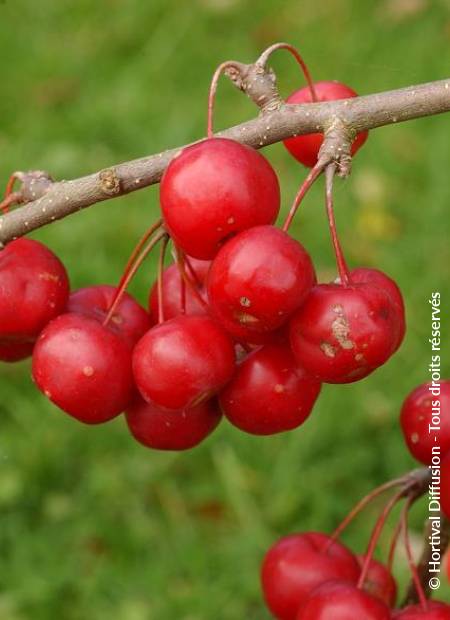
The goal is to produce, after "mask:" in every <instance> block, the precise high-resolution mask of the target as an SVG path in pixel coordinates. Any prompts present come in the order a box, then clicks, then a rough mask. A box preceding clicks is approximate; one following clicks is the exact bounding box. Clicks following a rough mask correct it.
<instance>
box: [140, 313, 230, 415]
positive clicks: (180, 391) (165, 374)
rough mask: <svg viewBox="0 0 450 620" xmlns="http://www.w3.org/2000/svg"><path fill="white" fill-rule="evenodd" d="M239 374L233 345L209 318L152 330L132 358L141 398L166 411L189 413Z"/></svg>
mask: <svg viewBox="0 0 450 620" xmlns="http://www.w3.org/2000/svg"><path fill="white" fill-rule="evenodd" d="M234 369H235V352H234V345H233V343H232V341H231V339H230V338H229V336H228V335H227V334H226V333H225V332H224V330H223V329H222V328H221V327H220V325H218V324H217V323H216V322H215V321H213V320H212V319H210V318H209V317H206V316H179V317H177V318H175V319H171V320H170V321H167V322H166V323H162V324H161V325H157V326H156V327H153V328H152V329H151V330H150V331H148V332H147V333H146V334H145V336H143V338H141V340H140V341H139V342H138V344H137V345H136V348H135V350H134V354H133V370H134V377H135V380H136V385H137V387H138V389H139V391H140V393H141V394H142V396H143V398H144V399H145V400H146V401H148V402H152V403H154V404H155V405H157V406H159V407H163V408H166V409H186V408H190V407H194V406H195V405H196V404H199V403H200V402H202V401H203V400H207V399H208V398H210V397H211V396H213V395H214V394H216V393H217V392H219V390H221V389H222V388H223V387H224V385H225V384H226V383H227V382H228V381H229V380H230V379H231V377H232V375H233V372H234Z"/></svg>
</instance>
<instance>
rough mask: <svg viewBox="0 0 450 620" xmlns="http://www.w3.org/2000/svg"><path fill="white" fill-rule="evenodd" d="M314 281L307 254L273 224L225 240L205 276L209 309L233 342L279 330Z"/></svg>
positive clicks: (247, 340)
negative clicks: (233, 337) (233, 339)
mask: <svg viewBox="0 0 450 620" xmlns="http://www.w3.org/2000/svg"><path fill="white" fill-rule="evenodd" d="M314 283H315V272H314V267H313V264H312V261H311V259H310V257H309V254H308V253H307V252H306V250H305V249H304V248H303V246H302V245H301V244H300V243H299V242H298V241H295V240H294V239H292V237H290V236H289V235H288V234H287V233H285V232H283V231H282V230H279V229H278V228H275V227H274V226H256V227H254V228H250V229H249V230H245V231H244V232H241V233H240V234H238V235H236V236H235V237H234V238H233V239H231V240H230V241H228V242H227V243H226V244H225V245H224V246H223V247H222V248H221V249H220V251H219V253H218V254H217V256H216V258H215V259H214V260H213V262H212V263H211V268H210V270H209V273H208V278H207V289H208V299H209V302H210V305H211V310H212V312H213V314H214V315H215V316H216V317H217V319H218V320H219V321H220V322H221V324H222V325H223V326H224V327H225V328H226V329H227V331H229V332H230V333H231V334H232V335H233V336H235V337H236V338H238V339H240V340H243V341H244V342H254V340H252V338H253V336H254V335H256V337H257V336H258V334H261V333H265V332H268V331H273V330H275V329H278V328H279V327H281V326H282V325H283V324H284V323H285V322H286V321H287V320H288V318H289V317H290V315H291V314H292V313H293V312H294V311H295V310H296V309H297V308H299V307H300V306H301V304H302V303H303V301H304V300H305V298H306V296H307V295H308V293H309V292H310V290H311V288H312V286H313V285H314Z"/></svg>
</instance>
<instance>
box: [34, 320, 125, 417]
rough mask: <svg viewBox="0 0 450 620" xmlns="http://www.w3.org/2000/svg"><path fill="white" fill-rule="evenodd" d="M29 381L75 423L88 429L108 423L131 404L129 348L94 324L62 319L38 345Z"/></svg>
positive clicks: (44, 335) (42, 335)
mask: <svg viewBox="0 0 450 620" xmlns="http://www.w3.org/2000/svg"><path fill="white" fill-rule="evenodd" d="M33 378H34V381H35V383H36V385H37V386H38V388H39V389H40V390H41V392H43V393H44V394H45V396H47V398H49V399H50V400H51V401H52V402H53V403H55V405H57V406H58V407H59V408H60V409H62V410H63V411H65V412H66V413H68V414H70V415H71V416H73V417H74V418H77V419H78V420H80V421H81V422H85V423H86V424H99V423H101V422H106V421H107V420H110V419H112V418H114V417H115V416H117V415H118V414H119V413H121V412H122V411H124V410H125V409H126V407H127V406H128V405H129V404H130V402H131V398H132V395H133V389H134V386H133V377H132V372H131V351H130V347H129V345H128V344H127V343H126V342H125V340H124V339H123V338H121V337H120V336H118V335H117V334H116V333H114V332H113V331H112V330H110V329H108V328H107V327H103V325H101V324H100V323H99V322H98V321H97V320H95V319H92V318H90V317H88V316H83V315H80V314H62V315H60V316H59V317H57V318H56V319H54V320H53V321H52V322H51V323H49V324H48V325H47V327H46V328H45V329H44V331H43V332H42V333H41V335H40V336H39V339H38V341H37V342H36V346H35V347H34V351H33Z"/></svg>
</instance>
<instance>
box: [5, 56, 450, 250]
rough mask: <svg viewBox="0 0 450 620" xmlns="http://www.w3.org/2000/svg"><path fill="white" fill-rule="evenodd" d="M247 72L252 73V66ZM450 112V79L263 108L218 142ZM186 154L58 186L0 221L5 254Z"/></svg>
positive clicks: (259, 143)
mask: <svg viewBox="0 0 450 620" xmlns="http://www.w3.org/2000/svg"><path fill="white" fill-rule="evenodd" d="M236 64H237V65H238V63H236ZM243 66H245V67H246V68H247V72H248V67H249V66H250V67H251V66H252V65H243ZM253 66H255V65H253ZM257 70H258V71H261V67H260V66H258V67H257ZM248 74H249V75H251V72H248ZM242 79H244V80H245V75H244V77H242V76H241V80H240V82H239V87H240V88H241V89H243V90H245V92H247V94H249V96H252V95H251V93H252V91H251V89H250V86H249V85H247V87H245V85H244V87H242ZM253 79H254V76H253ZM449 111H450V78H448V79H445V80H440V81H437V82H430V83H427V84H419V85H417V86H410V87H408V88H402V89H399V90H392V91H387V92H382V93H377V94H373V95H366V96H363V97H356V98H353V99H343V100H339V101H332V102H324V103H311V104H307V105H287V104H280V105H279V107H278V108H276V109H274V110H272V109H270V110H268V111H264V108H263V110H262V112H261V113H260V115H259V116H258V117H257V118H254V119H252V120H249V121H248V122H245V123H241V124H239V125H236V126H234V127H231V128H230V129H226V130H224V131H222V132H219V133H217V134H216V136H220V137H226V138H231V139H233V140H237V141H239V142H241V143H243V144H247V145H249V146H252V147H254V148H257V149H259V148H261V147H263V146H267V145H269V144H273V143H275V142H280V141H281V140H284V139H285V138H288V137H291V136H295V135H302V134H308V133H315V132H324V133H325V132H327V130H329V129H330V127H332V126H333V125H335V124H336V122H337V121H338V122H339V124H340V125H341V126H342V127H344V128H346V130H347V133H348V135H350V136H351V135H354V134H356V133H357V132H359V131H363V130H366V129H374V128H376V127H382V126H384V125H389V124H393V123H399V122H403V121H407V120H411V119H415V118H420V117H423V116H431V115H434V114H440V113H443V112H449ZM182 148H184V147H178V148H175V149H171V150H168V151H164V152H162V153H158V154H156V155H150V156H148V157H143V158H141V159H135V160H133V161H129V162H125V163H121V164H117V165H115V166H112V167H110V168H107V169H105V170H101V171H99V172H95V173H93V174H90V175H88V176H84V177H81V178H79V179H74V180H71V181H60V182H56V183H53V184H52V185H51V186H50V188H48V189H47V190H46V192H45V193H44V194H43V195H42V196H41V197H37V199H36V200H33V201H32V202H27V203H26V204H24V205H23V206H21V207H20V208H18V209H16V210H14V211H12V212H11V213H8V214H6V215H3V216H2V217H0V248H1V247H2V246H3V245H5V244H6V243H8V242H9V241H12V240H13V239H16V238H17V237H20V236H22V235H25V234H27V233H28V232H31V231H32V230H35V229H37V228H40V227H41V226H45V225H46V224H50V223H52V222H54V221H55V220H58V219H61V218H64V217H66V216H68V215H70V214H71V213H75V212H76V211H79V210H80V209H83V208H85V207H89V206H90V205H93V204H96V203H97V202H101V201H103V200H108V199H109V198H115V197H118V196H122V195H124V194H128V193H130V192H133V191H136V190H138V189H142V188H143V187H147V186H149V185H152V184H153V183H158V182H159V180H160V179H161V176H162V174H163V172H164V170H165V169H166V167H167V165H168V164H169V162H170V160H171V159H172V158H173V157H174V156H175V155H176V154H177V153H179V152H180V151H181V149H182Z"/></svg>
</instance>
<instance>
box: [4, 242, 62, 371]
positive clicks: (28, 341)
mask: <svg viewBox="0 0 450 620" xmlns="http://www.w3.org/2000/svg"><path fill="white" fill-rule="evenodd" d="M68 295H69V280H68V277H67V273H66V270H65V268H64V266H63V264H62V263H61V261H60V260H59V259H58V258H57V257H56V256H55V254H53V252H51V251H50V250H49V249H48V248H47V247H45V245H43V244H42V243H39V242H38V241H34V240H33V239H25V238H22V239H17V240H16V241H12V242H11V243H9V244H8V245H7V246H6V248H5V249H4V250H2V251H1V252H0V359H1V360H4V361H16V360H20V359H23V358H25V357H28V356H29V355H31V352H32V350H33V345H34V342H35V340H36V338H37V337H38V335H39V332H40V331H41V330H42V329H43V328H44V327H45V326H46V325H47V323H48V322H49V321H51V320H52V319H54V318H55V317H56V316H58V314H61V312H63V311H64V308H65V306H66V303H67V298H68Z"/></svg>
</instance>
